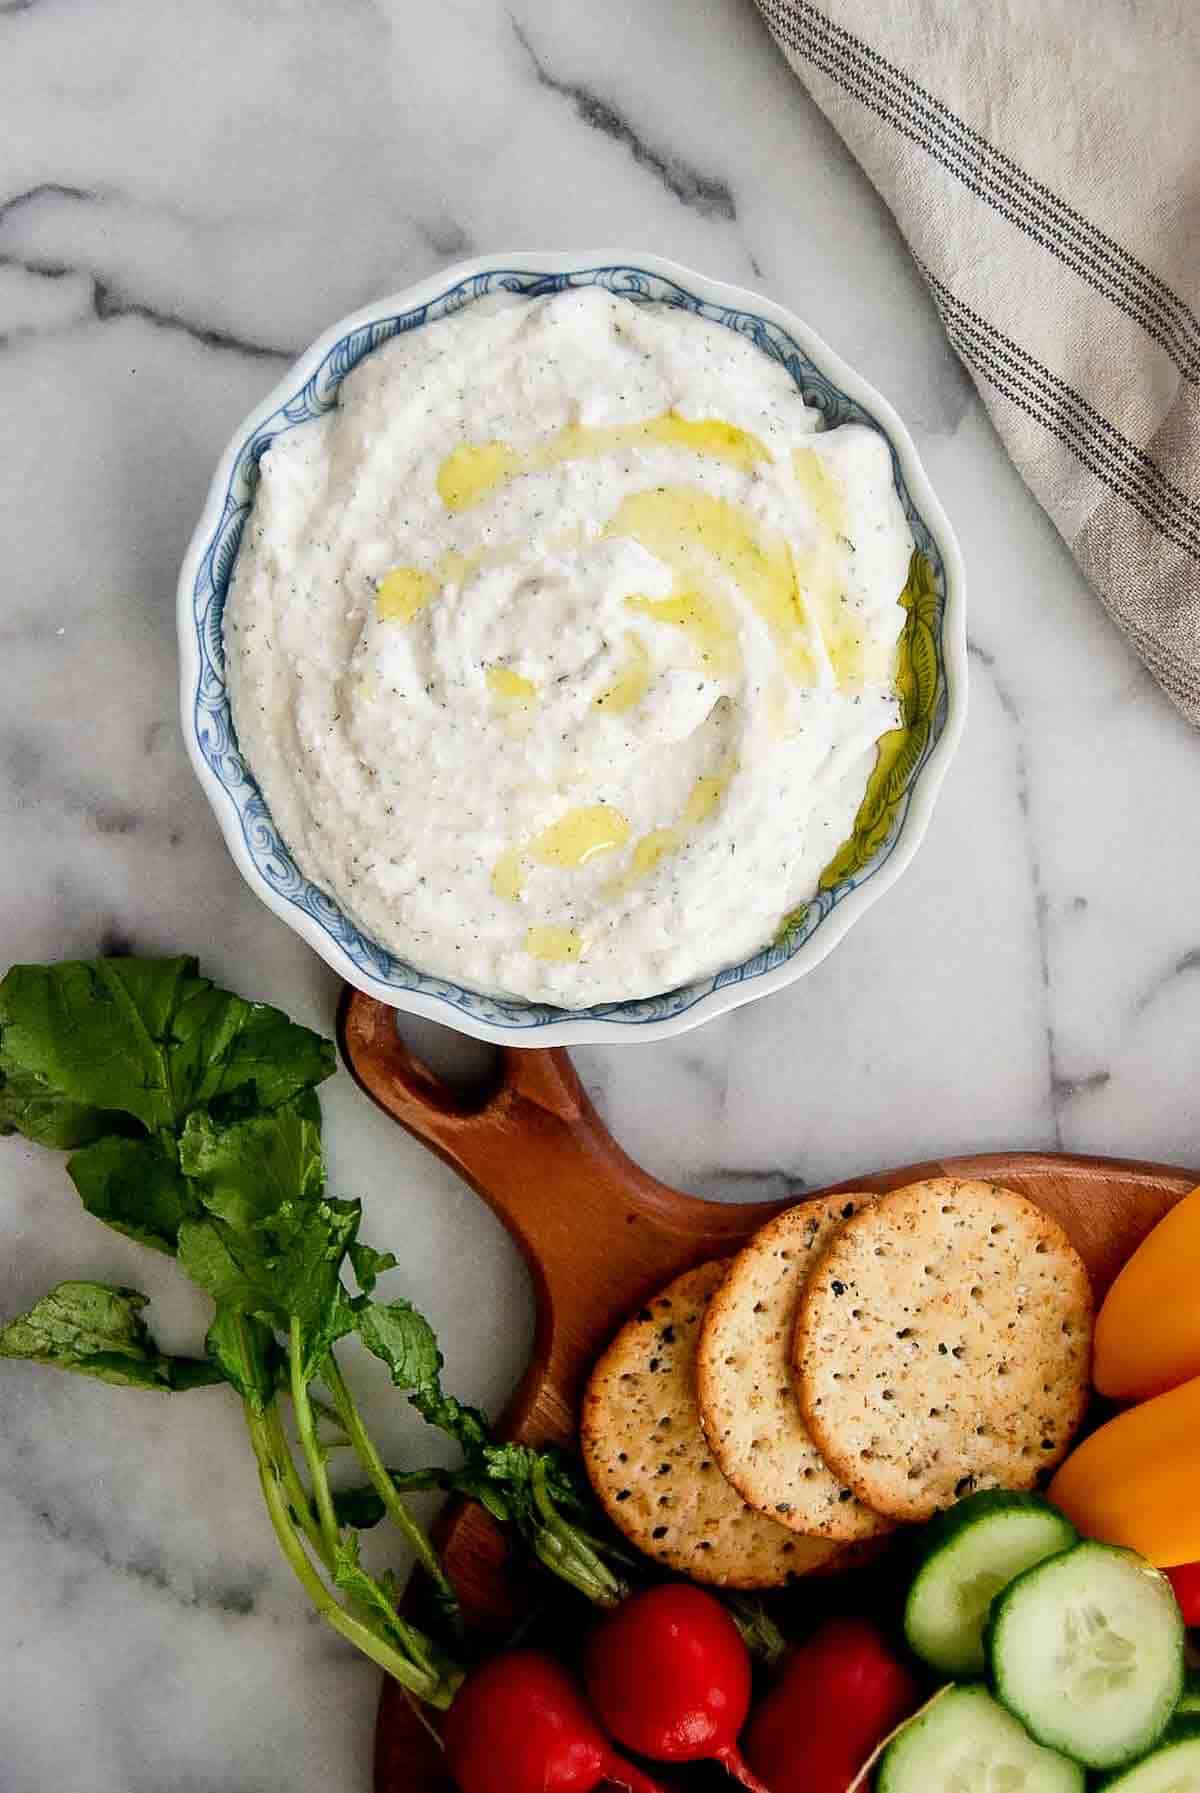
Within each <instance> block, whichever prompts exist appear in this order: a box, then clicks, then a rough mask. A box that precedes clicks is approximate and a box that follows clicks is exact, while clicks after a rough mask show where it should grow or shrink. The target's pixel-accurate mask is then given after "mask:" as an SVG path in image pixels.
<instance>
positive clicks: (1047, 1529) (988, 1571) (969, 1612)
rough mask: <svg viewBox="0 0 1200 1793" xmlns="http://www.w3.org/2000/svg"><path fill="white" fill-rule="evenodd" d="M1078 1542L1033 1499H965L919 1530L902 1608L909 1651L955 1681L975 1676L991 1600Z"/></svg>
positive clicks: (984, 1495)
mask: <svg viewBox="0 0 1200 1793" xmlns="http://www.w3.org/2000/svg"><path fill="white" fill-rule="evenodd" d="M1078 1541H1079V1538H1078V1533H1077V1532H1076V1530H1075V1527H1074V1526H1073V1525H1072V1524H1071V1522H1070V1520H1069V1519H1065V1518H1064V1517H1063V1515H1062V1514H1061V1513H1060V1512H1058V1511H1057V1510H1056V1509H1055V1508H1054V1507H1052V1506H1051V1505H1050V1503H1049V1501H1045V1500H1042V1499H1041V1498H1040V1496H1038V1495H1036V1494H1008V1493H1005V1492H1004V1491H1003V1490H1002V1489H998V1488H988V1489H985V1490H983V1492H981V1493H979V1494H968V1495H967V1497H966V1499H965V1500H960V1501H959V1502H958V1504H957V1505H956V1506H953V1507H951V1508H950V1509H949V1511H948V1512H946V1513H941V1514H939V1515H938V1517H937V1518H936V1519H933V1520H931V1521H930V1522H929V1524H928V1525H927V1526H926V1527H925V1531H924V1534H923V1536H922V1539H921V1555H920V1558H919V1560H918V1563H917V1571H916V1574H915V1575H914V1577H913V1583H912V1586H911V1588H910V1589H909V1592H908V1600H907V1603H906V1604H905V1608H904V1635H905V1636H906V1637H907V1639H908V1644H909V1648H910V1649H911V1650H912V1651H913V1652H914V1653H915V1654H916V1655H917V1656H920V1657H921V1659H922V1660H923V1661H925V1662H927V1663H929V1665H930V1667H931V1668H935V1669H937V1670H938V1672H939V1674H943V1675H949V1676H951V1677H952V1678H954V1679H955V1680H965V1679H968V1678H972V1677H974V1676H977V1675H982V1673H983V1627H984V1623H985V1622H986V1620H987V1616H988V1608H989V1607H990V1606H991V1603H992V1601H993V1600H994V1599H995V1597H996V1595H997V1594H998V1593H999V1592H1000V1591H1001V1589H1002V1588H1006V1587H1007V1586H1008V1584H1009V1582H1010V1581H1012V1580H1014V1579H1015V1577H1016V1576H1018V1575H1020V1574H1021V1573H1022V1572H1023V1571H1024V1570H1025V1569H1032V1567H1033V1566H1034V1564H1035V1563H1040V1562H1042V1561H1044V1560H1045V1558H1046V1557H1048V1556H1054V1555H1055V1554H1056V1553H1057V1552H1058V1551H1060V1550H1069V1549H1070V1548H1071V1546H1072V1544H1076V1543H1078Z"/></svg>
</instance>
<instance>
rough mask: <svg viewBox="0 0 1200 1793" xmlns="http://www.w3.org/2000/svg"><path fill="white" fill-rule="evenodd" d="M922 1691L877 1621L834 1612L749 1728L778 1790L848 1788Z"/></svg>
mask: <svg viewBox="0 0 1200 1793" xmlns="http://www.w3.org/2000/svg"><path fill="white" fill-rule="evenodd" d="M920 1702H921V1691H920V1688H919V1687H918V1686H917V1683H916V1681H915V1680H914V1679H913V1677H912V1675H911V1674H910V1673H909V1671H908V1669H907V1668H906V1667H905V1664H904V1662H903V1661H902V1660H901V1658H900V1657H899V1656H898V1655H897V1654H896V1652H895V1650H894V1649H893V1648H892V1646H891V1645H890V1644H889V1643H888V1641H887V1639H886V1638H885V1637H884V1635H883V1633H882V1632H881V1631H880V1630H879V1629H878V1627H877V1626H875V1625H871V1624H869V1623H868V1622H867V1620H866V1619H830V1620H828V1621H827V1622H826V1623H825V1624H824V1625H822V1626H821V1627H820V1628H819V1629H818V1630H817V1631H814V1633H813V1635H812V1636H811V1637H810V1638H809V1639H808V1641H807V1643H804V1644H802V1645H801V1646H800V1648H799V1649H798V1650H796V1651H794V1652H793V1653H792V1655H791V1656H789V1657H788V1659H787V1661H786V1662H785V1663H784V1666H783V1669H782V1670H781V1672H780V1675H779V1678H778V1679H777V1681H776V1682H775V1685H774V1686H773V1687H772V1688H771V1690H770V1692H769V1693H768V1694H767V1695H766V1697H765V1699H764V1700H763V1701H762V1703H761V1704H760V1705H759V1706H758V1708H757V1710H756V1711H755V1714H754V1717H753V1718H752V1719H751V1720H750V1725H749V1728H748V1729H747V1732H746V1738H745V1751H746V1759H747V1761H748V1762H750V1764H751V1765H752V1767H753V1768H754V1769H755V1770H756V1771H757V1772H758V1773H759V1774H761V1775H763V1776H764V1777H765V1778H766V1779H767V1780H768V1781H769V1782H770V1783H771V1788H772V1793H846V1789H847V1788H848V1787H850V1786H851V1785H852V1783H853V1781H854V1779H855V1777H856V1776H857V1774H858V1771H859V1769H860V1768H861V1767H862V1765H863V1763H864V1762H865V1761H866V1759H867V1757H868V1756H869V1755H870V1753H871V1751H872V1750H873V1749H874V1748H875V1746H876V1744H878V1743H880V1742H881V1741H882V1740H883V1738H884V1737H886V1736H887V1734H888V1732H889V1731H891V1730H893V1729H894V1728H895V1726H896V1725H898V1724H899V1723H900V1721H901V1720H902V1719H904V1718H907V1717H908V1716H909V1714H910V1713H911V1712H915V1711H916V1709H917V1707H918V1705H919V1704H920Z"/></svg>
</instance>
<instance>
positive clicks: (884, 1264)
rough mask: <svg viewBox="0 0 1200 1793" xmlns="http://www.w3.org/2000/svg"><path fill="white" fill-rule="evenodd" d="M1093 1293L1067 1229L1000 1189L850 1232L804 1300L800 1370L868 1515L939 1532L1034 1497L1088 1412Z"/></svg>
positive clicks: (840, 1238)
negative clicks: (937, 1521) (1007, 1495)
mask: <svg viewBox="0 0 1200 1793" xmlns="http://www.w3.org/2000/svg"><path fill="white" fill-rule="evenodd" d="M1091 1323H1092V1292H1091V1285H1090V1282H1089V1280H1088V1274H1087V1271H1086V1270H1085V1268H1084V1266H1083V1263H1082V1261H1081V1259H1080V1257H1079V1255H1078V1253H1077V1252H1076V1251H1075V1249H1074V1247H1073V1246H1072V1245H1071V1243H1070V1241H1069V1240H1068V1238H1067V1236H1066V1234H1065V1233H1064V1232H1063V1231H1062V1229H1061V1227H1059V1225H1058V1224H1057V1222H1055V1221H1054V1220H1052V1219H1051V1218H1050V1216H1049V1215H1047V1214H1044V1213H1043V1212H1042V1210H1041V1209H1040V1208H1038V1207H1036V1206H1035V1205H1034V1204H1033V1203H1032V1202H1030V1201H1027V1200H1026V1198H1025V1197H1024V1196H1022V1195H1017V1194H1015V1193H1014V1192H1013V1191H1012V1190H1008V1189H1002V1188H1000V1187H999V1186H998V1185H996V1184H993V1183H976V1182H966V1181H962V1180H959V1179H957V1178H952V1177H936V1178H933V1179H931V1180H930V1181H928V1182H924V1183H913V1184H910V1185H909V1186H908V1187H907V1188H905V1189H897V1190H894V1191H893V1192H892V1193H891V1194H890V1195H885V1196H883V1197H881V1199H880V1200H879V1201H878V1202H876V1203H875V1205H874V1206H873V1207H870V1208H865V1209H863V1210H862V1211H861V1212H860V1213H858V1214H856V1215H854V1216H853V1218H852V1219H850V1220H848V1221H847V1222H846V1223H845V1225H844V1226H843V1227H842V1228H841V1230H840V1231H839V1232H838V1233H837V1234H836V1235H835V1237H834V1239H833V1241H832V1243H831V1244H830V1246H829V1249H828V1250H827V1251H826V1253H825V1255H824V1256H823V1257H822V1259H821V1260H820V1262H819V1263H818V1264H817V1266H816V1267H815V1268H814V1270H813V1272H812V1274H811V1275H810V1276H809V1279H808V1281H807V1283H806V1285H805V1288H804V1292H803V1294H802V1295H801V1298H800V1305H799V1309H798V1312H797V1318H796V1330H795V1336H794V1339H793V1349H792V1368H793V1376H794V1378H795V1382H796V1388H797V1393H798V1394H799V1397H800V1406H801V1409H802V1411H803V1414H804V1418H805V1420H806V1422H807V1424H808V1427H809V1430H810V1431H811V1433H812V1435H813V1437H814V1439H815V1440H816V1442H817V1444H818V1445H819V1447H820V1449H821V1452H822V1454H823V1455H824V1457H825V1458H826V1460H827V1461H828V1463H829V1464H830V1466H831V1467H832V1468H833V1469H834V1471H835V1472H836V1473H837V1474H838V1475H840V1476H843V1477H844V1478H845V1480H846V1481H847V1483H848V1484H849V1486H850V1487H852V1488H853V1489H854V1492H855V1493H856V1494H857V1495H858V1497H859V1499H860V1500H864V1501H866V1502H867V1503H868V1504H869V1505H871V1506H872V1507H874V1508H875V1509H876V1510H877V1511H879V1512H882V1513H887V1514H889V1515H890V1516H891V1517H893V1518H895V1519H912V1520H919V1519H926V1518H928V1517H929V1516H930V1515H931V1514H932V1513H935V1512H937V1511H938V1510H939V1509H941V1508H943V1507H946V1506H949V1505H950V1504H951V1503H952V1502H953V1501H955V1500H956V1499H958V1498H960V1497H961V1496H962V1495H964V1494H967V1493H970V1492H971V1491H972V1490H974V1489H977V1488H1013V1489H1024V1488H1032V1487H1033V1486H1034V1485H1035V1484H1036V1483H1037V1481H1038V1480H1039V1479H1040V1476H1041V1474H1042V1472H1043V1471H1045V1470H1047V1469H1050V1468H1052V1467H1053V1466H1054V1464H1056V1463H1057V1462H1058V1461H1059V1459H1060V1458H1061V1457H1062V1456H1063V1455H1064V1454H1065V1452H1066V1450H1067V1447H1068V1445H1069V1444H1070V1441H1071V1437H1072V1435H1073V1434H1074V1432H1075V1430H1076V1428H1077V1427H1078V1426H1079V1424H1080V1422H1081V1420H1082V1419H1083V1416H1084V1412H1085V1409H1086V1407H1087V1402H1088V1372H1089V1367H1090V1357H1091Z"/></svg>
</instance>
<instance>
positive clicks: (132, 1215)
mask: <svg viewBox="0 0 1200 1793" xmlns="http://www.w3.org/2000/svg"><path fill="white" fill-rule="evenodd" d="M67 1175H68V1176H69V1177H70V1179H71V1181H72V1182H73V1183H74V1185H75V1187H76V1189H77V1190H78V1191H79V1198H80V1200H81V1201H82V1203H83V1205H84V1207H85V1208H86V1209H87V1211H88V1213H89V1214H92V1215H94V1216H95V1218H96V1219H97V1220H102V1221H103V1222H104V1223H105V1225H106V1226H111V1227H113V1228H114V1229H115V1230H116V1231H117V1232H118V1233H124V1234H126V1236H127V1237H128V1238H130V1239H136V1240H137V1241H138V1243H139V1244H140V1245H150V1246H153V1248H154V1250H155V1251H165V1252H171V1253H173V1252H174V1251H175V1249H176V1247H177V1246H178V1243H179V1228H180V1226H181V1225H182V1224H183V1222H184V1221H185V1220H186V1219H188V1218H189V1217H190V1216H192V1215H196V1214H200V1213H201V1212H202V1211H203V1210H202V1209H201V1206H200V1203H199V1201H198V1200H197V1199H196V1196H195V1194H194V1193H193V1191H192V1190H191V1189H190V1188H189V1186H188V1182H187V1179H186V1178H185V1177H184V1175H183V1173H182V1172H181V1170H180V1168H179V1152H178V1150H177V1148H176V1145H175V1141H174V1139H173V1138H172V1137H171V1135H170V1134H169V1133H166V1134H164V1133H155V1134H152V1135H150V1136H149V1137H148V1138H145V1139H121V1138H118V1137H115V1136H114V1137H109V1138H107V1139H97V1140H93V1142H92V1143H91V1145H86V1146H81V1147H80V1149H79V1150H78V1151H77V1152H73V1153H72V1154H71V1156H70V1158H69V1159H68V1160H67Z"/></svg>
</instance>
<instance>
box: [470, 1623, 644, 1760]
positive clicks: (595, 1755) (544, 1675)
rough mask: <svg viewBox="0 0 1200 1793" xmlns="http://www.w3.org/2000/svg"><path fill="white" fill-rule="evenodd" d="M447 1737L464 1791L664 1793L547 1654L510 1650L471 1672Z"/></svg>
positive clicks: (535, 1651)
mask: <svg viewBox="0 0 1200 1793" xmlns="http://www.w3.org/2000/svg"><path fill="white" fill-rule="evenodd" d="M442 1739H443V1742H444V1743H445V1745H446V1764H447V1766H448V1767H449V1769H450V1772H451V1774H452V1775H453V1776H454V1778H455V1780H456V1781H457V1782H458V1784H459V1786H460V1787H461V1788H462V1793H592V1789H593V1787H598V1786H599V1785H600V1783H601V1782H602V1781H611V1782H612V1783H613V1784H614V1785H615V1786H618V1787H627V1788H629V1790H630V1793H662V1789H661V1788H660V1787H659V1786H658V1784H657V1783H656V1782H655V1781H652V1780H651V1779H650V1777H649V1775H647V1774H643V1773H642V1771H641V1769H640V1768H635V1767H634V1766H633V1763H632V1762H625V1761H623V1760H622V1759H621V1757H620V1756H619V1755H618V1754H617V1753H616V1751H615V1750H614V1749H613V1748H612V1746H611V1745H610V1743H609V1741H608V1739H607V1737H605V1736H603V1735H602V1733H601V1731H600V1727H599V1726H598V1725H597V1723H596V1720H595V1719H594V1718H593V1716H592V1714H591V1713H590V1712H589V1711H588V1709H587V1707H586V1705H585V1704H584V1702H583V1699H582V1698H581V1696H580V1693H579V1689H578V1688H577V1687H576V1685H575V1683H574V1682H573V1681H572V1679H571V1677H570V1675H568V1674H567V1672H566V1670H565V1669H563V1668H560V1667H559V1665H558V1663H557V1662H555V1660H554V1658H553V1657H552V1656H544V1655H543V1654H542V1653H541V1652H540V1651H539V1650H509V1651H507V1652H506V1653H505V1654H504V1655H503V1656H493V1657H492V1659H491V1660H490V1662H485V1663H484V1664H483V1666H482V1667H481V1668H477V1669H475V1670H474V1672H473V1673H472V1674H470V1675H468V1676H467V1678H466V1680H465V1681H464V1682H463V1684H462V1686H461V1687H460V1688H459V1690H458V1692H457V1694H456V1695H455V1696H454V1704H453V1705H452V1706H451V1708H450V1710H449V1712H448V1713H447V1714H446V1723H445V1726H444V1728H443V1732H442Z"/></svg>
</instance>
